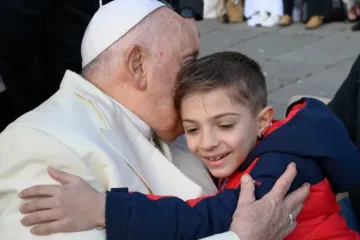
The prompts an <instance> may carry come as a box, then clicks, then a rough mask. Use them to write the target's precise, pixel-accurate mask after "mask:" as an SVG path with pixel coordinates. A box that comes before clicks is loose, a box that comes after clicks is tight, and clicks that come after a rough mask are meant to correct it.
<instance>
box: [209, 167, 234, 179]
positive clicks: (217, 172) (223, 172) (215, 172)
mask: <svg viewBox="0 0 360 240" xmlns="http://www.w3.org/2000/svg"><path fill="white" fill-rule="evenodd" d="M235 171H236V169H235V170H234V169H230V168H223V169H212V170H210V173H211V175H212V176H214V177H216V178H227V177H230V176H231V175H232V174H233V173H234V172H235Z"/></svg>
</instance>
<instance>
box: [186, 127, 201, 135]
mask: <svg viewBox="0 0 360 240" xmlns="http://www.w3.org/2000/svg"><path fill="white" fill-rule="evenodd" d="M197 130H198V129H197V128H189V129H186V131H185V132H186V133H187V134H193V133H196V132H197Z"/></svg>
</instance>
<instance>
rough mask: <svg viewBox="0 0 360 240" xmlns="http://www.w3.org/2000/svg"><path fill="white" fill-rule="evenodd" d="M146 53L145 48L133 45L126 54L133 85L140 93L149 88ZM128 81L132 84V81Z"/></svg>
mask: <svg viewBox="0 0 360 240" xmlns="http://www.w3.org/2000/svg"><path fill="white" fill-rule="evenodd" d="M144 51H145V50H144V48H142V47H141V46H139V45H131V46H130V47H129V49H128V50H127V51H126V54H125V62H126V65H127V68H128V70H129V73H130V76H131V77H132V79H131V81H132V84H133V85H134V87H135V88H136V89H138V90H140V91H143V90H145V89H146V87H147V81H146V71H145V67H144V59H145V52H144ZM128 81H129V82H130V79H128Z"/></svg>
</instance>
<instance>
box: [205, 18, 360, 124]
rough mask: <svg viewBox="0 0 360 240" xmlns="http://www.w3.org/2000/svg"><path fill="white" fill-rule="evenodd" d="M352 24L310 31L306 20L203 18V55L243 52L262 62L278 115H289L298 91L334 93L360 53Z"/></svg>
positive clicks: (359, 41) (359, 37) (321, 94)
mask: <svg viewBox="0 0 360 240" xmlns="http://www.w3.org/2000/svg"><path fill="white" fill-rule="evenodd" d="M350 27H351V24H348V23H331V24H326V25H324V26H323V27H321V28H320V29H317V30H310V31H309V30H306V29H304V25H303V24H294V25H293V26H291V27H287V28H279V27H274V28H250V27H248V26H247V25H246V23H241V24H221V23H219V22H218V21H217V20H215V19H210V20H204V21H201V22H198V28H199V31H200V39H201V44H202V45H201V48H202V49H201V55H207V54H210V53H213V52H218V51H239V52H241V53H244V54H246V55H248V56H249V57H251V58H253V59H255V60H256V61H258V62H259V63H260V65H261V66H262V69H263V72H264V74H265V76H266V78H267V87H268V92H269V97H268V99H269V104H270V105H272V106H273V107H274V108H275V111H276V117H277V118H281V117H284V113H285V110H286V107H287V105H288V102H289V100H290V98H291V97H292V96H293V95H298V94H301V95H315V96H319V97H325V98H332V97H333V96H334V94H335V92H336V90H337V89H338V88H339V86H340V85H341V83H342V82H343V81H344V80H345V78H346V76H347V75H348V73H349V70H350V68H351V65H352V64H353V63H354V62H355V59H356V58H357V56H358V55H359V54H360V32H352V31H351V30H350Z"/></svg>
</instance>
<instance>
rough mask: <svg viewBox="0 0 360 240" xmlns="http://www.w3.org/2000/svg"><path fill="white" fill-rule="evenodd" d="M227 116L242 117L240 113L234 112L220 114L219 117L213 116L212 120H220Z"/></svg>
mask: <svg viewBox="0 0 360 240" xmlns="http://www.w3.org/2000/svg"><path fill="white" fill-rule="evenodd" d="M225 116H240V114H238V113H234V112H225V113H220V114H218V115H215V116H213V117H212V118H214V119H219V118H222V117H225Z"/></svg>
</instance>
